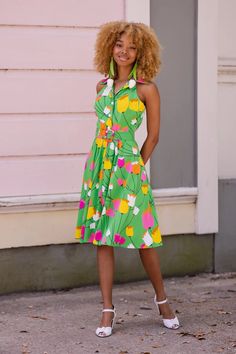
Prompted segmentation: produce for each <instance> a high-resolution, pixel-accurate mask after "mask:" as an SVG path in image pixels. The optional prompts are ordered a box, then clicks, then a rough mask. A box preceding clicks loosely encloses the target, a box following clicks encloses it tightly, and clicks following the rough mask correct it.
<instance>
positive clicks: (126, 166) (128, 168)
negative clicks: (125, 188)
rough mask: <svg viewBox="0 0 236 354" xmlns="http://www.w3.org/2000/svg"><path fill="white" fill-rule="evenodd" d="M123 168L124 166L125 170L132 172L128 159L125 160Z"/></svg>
mask: <svg viewBox="0 0 236 354" xmlns="http://www.w3.org/2000/svg"><path fill="white" fill-rule="evenodd" d="M125 168H126V171H128V172H129V173H131V172H132V163H131V162H130V161H128V162H126V164H125Z"/></svg>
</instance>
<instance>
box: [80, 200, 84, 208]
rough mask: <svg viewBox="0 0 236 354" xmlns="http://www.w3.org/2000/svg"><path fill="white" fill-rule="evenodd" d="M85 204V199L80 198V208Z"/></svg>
mask: <svg viewBox="0 0 236 354" xmlns="http://www.w3.org/2000/svg"><path fill="white" fill-rule="evenodd" d="M84 206H85V201H84V200H83V199H80V201H79V209H83V208H84Z"/></svg>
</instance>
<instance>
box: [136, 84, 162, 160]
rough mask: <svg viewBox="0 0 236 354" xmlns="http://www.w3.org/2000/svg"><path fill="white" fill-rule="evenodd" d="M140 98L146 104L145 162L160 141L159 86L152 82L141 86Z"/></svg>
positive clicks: (143, 151)
mask: <svg viewBox="0 0 236 354" xmlns="http://www.w3.org/2000/svg"><path fill="white" fill-rule="evenodd" d="M139 92H140V98H141V99H142V100H143V101H144V103H145V105H146V114H147V137H146V139H145V141H144V143H143V146H142V148H141V150H140V153H141V156H142V159H143V162H144V164H145V163H146V162H147V161H148V159H149V158H150V156H151V154H152V152H153V150H154V148H155V146H156V145H157V143H158V141H159V131H160V94H159V90H158V88H157V86H156V85H155V84H154V83H153V82H152V83H148V84H146V85H142V87H140V90H139Z"/></svg>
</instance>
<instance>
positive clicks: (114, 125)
mask: <svg viewBox="0 0 236 354" xmlns="http://www.w3.org/2000/svg"><path fill="white" fill-rule="evenodd" d="M119 129H120V124H113V126H112V130H114V131H117V130H119Z"/></svg>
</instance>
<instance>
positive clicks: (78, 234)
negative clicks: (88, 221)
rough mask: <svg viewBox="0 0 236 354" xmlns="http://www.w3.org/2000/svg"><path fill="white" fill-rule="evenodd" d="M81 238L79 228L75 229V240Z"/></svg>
mask: <svg viewBox="0 0 236 354" xmlns="http://www.w3.org/2000/svg"><path fill="white" fill-rule="evenodd" d="M80 237H81V226H78V227H76V229H75V238H80Z"/></svg>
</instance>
